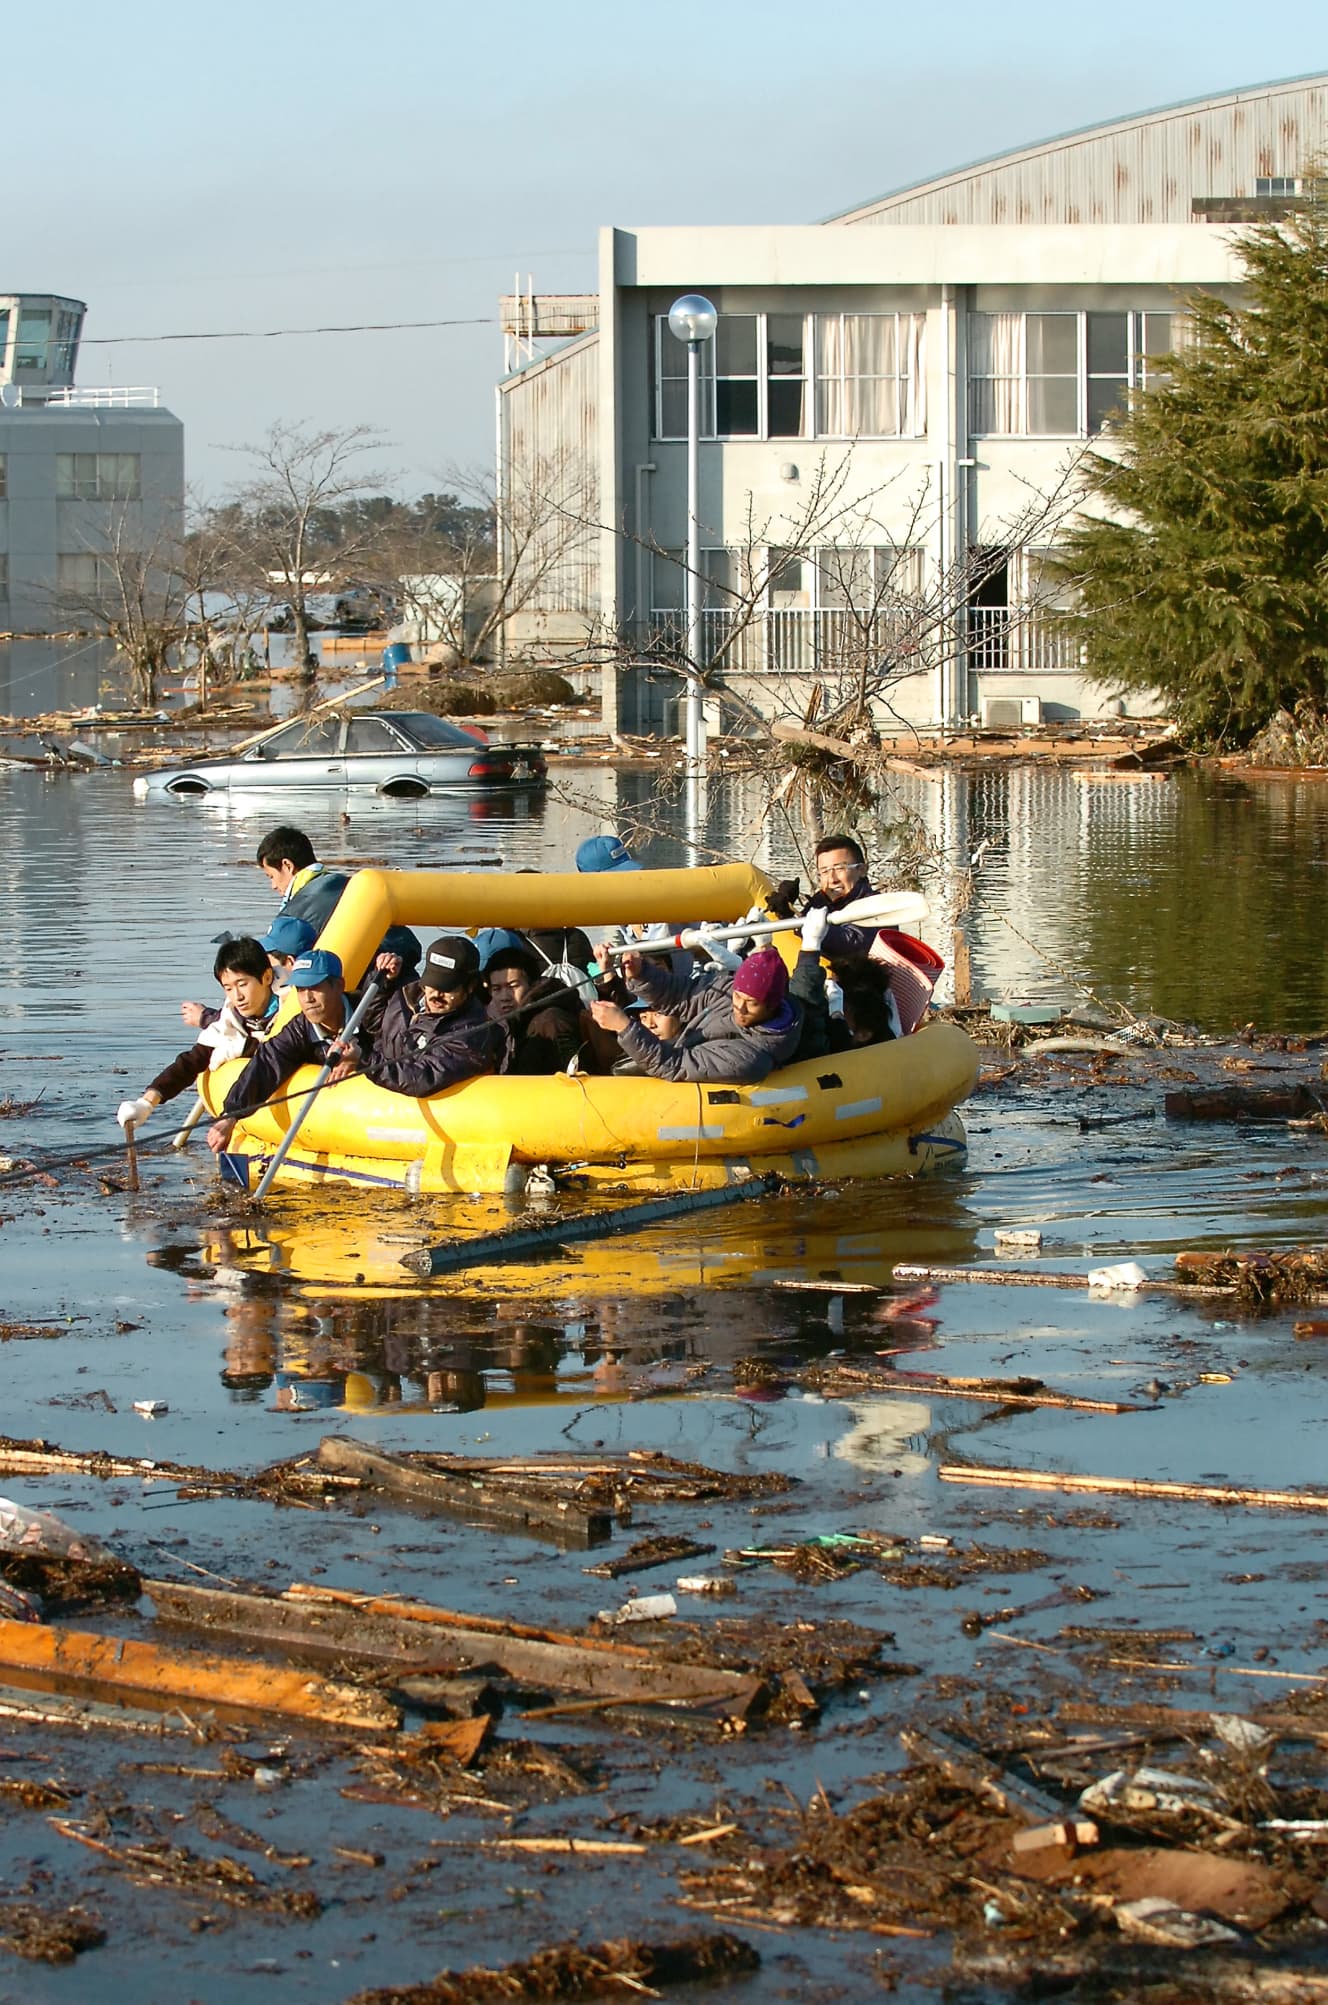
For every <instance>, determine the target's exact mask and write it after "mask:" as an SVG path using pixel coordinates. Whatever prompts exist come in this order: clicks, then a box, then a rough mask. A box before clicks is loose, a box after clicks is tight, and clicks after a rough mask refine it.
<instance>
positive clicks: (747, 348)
mask: <svg viewBox="0 0 1328 2005" xmlns="http://www.w3.org/2000/svg"><path fill="white" fill-rule="evenodd" d="M804 354H805V323H804V321H803V317H802V315H801V314H790V313H768V314H767V313H721V314H720V316H719V324H718V325H717V327H716V329H715V337H714V340H713V341H707V342H706V343H705V344H704V346H703V347H702V349H701V412H700V417H701V437H702V438H703V439H716V438H718V439H758V438H769V439H795V438H801V437H802V435H803V432H804V430H805V421H804V413H805V410H806V392H807V380H806V368H805V364H804V360H803V358H804ZM655 386H656V399H655V437H656V438H659V439H685V438H686V436H687V345H686V343H685V342H682V341H679V340H678V339H677V337H676V336H675V335H674V334H672V333H671V332H670V330H669V323H668V318H667V316H666V315H664V314H660V315H658V316H657V317H656V320H655Z"/></svg>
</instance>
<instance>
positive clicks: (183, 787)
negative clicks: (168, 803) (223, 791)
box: [166, 780, 212, 801]
mask: <svg viewBox="0 0 1328 2005" xmlns="http://www.w3.org/2000/svg"><path fill="white" fill-rule="evenodd" d="M166 791H167V793H168V794H174V795H175V797H176V799H177V800H184V801H194V800H200V799H201V798H202V796H203V795H204V794H210V793H211V792H212V789H211V787H210V786H209V785H208V784H207V781H206V780H172V781H171V783H170V785H169V786H168V787H167V789H166Z"/></svg>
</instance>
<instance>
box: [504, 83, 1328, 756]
mask: <svg viewBox="0 0 1328 2005" xmlns="http://www.w3.org/2000/svg"><path fill="white" fill-rule="evenodd" d="M1326 156H1328V75H1320V76H1312V77H1300V78H1294V79H1291V80H1289V81H1287V82H1281V83H1270V84H1262V85H1256V86H1252V87H1250V88H1248V89H1243V90H1236V91H1228V92H1224V93H1221V94H1219V95H1215V96H1210V97H1207V98H1203V99H1198V100H1195V101H1193V102H1190V103H1187V104H1182V105H1174V106H1169V107H1166V108H1164V109H1161V110H1157V111H1150V112H1144V113H1140V114H1138V115H1135V116H1131V117H1128V118H1120V119H1116V120H1112V121H1109V122H1107V123H1104V124H1101V125H1096V126H1092V127H1089V128H1087V129H1085V130H1083V131H1081V132H1076V133H1069V134H1066V135H1063V136H1061V137H1059V138H1054V139H1049V140H1044V141H1041V142H1039V143H1038V144H1036V145H1031V146H1024V147H1020V148H1016V149H1013V150H1012V151H1010V152H1008V153H1004V154H1001V155H999V156H997V157H995V158H993V159H989V160H984V161H979V162H977V163H975V164H973V165H971V166H968V167H962V168H957V169H955V170H953V171H952V172H949V173H945V174H939V175H933V176H931V177H930V178H928V179H926V180H923V181H919V182H916V183H914V184H913V185H911V186H909V187H906V188H902V189H898V190H896V191H894V192H893V193H891V194H887V195H883V196H880V197H878V198H877V199H876V200H874V201H871V202H866V203H860V204H858V205H857V206H856V207H854V208H851V209H847V210H845V211H843V212H842V213H841V214H839V215H837V216H833V217H830V218H828V219H827V220H826V221H824V222H822V223H818V224H813V225H770V226H765V225H763V226H759V227H745V228H723V227H714V226H712V225H708V224H707V225H703V226H699V227H691V228H664V229H659V228H652V229H640V230H633V229H620V228H606V229H605V230H603V231H602V232H601V238H600V283H599V290H598V293H597V294H595V295H589V296H587V297H586V298H585V299H582V300H569V299H567V298H565V297H559V298H556V299H552V300H541V299H540V298H538V297H537V296H533V295H531V296H528V297H526V298H522V299H517V300H514V301H509V302H505V305H504V314H505V326H506V327H507V329H508V332H509V336H510V338H511V341H512V342H515V344H516V350H515V353H514V354H509V373H508V375H507V376H506V377H505V378H504V379H503V381H502V383H501V384H500V386H499V411H500V476H501V478H502V482H503V484H504V488H505V492H506V493H507V495H508V496H509V497H510V498H511V506H512V509H513V511H514V519H513V521H512V522H511V524H510V528H509V531H508V541H509V546H510V547H512V548H515V549H521V550H523V551H525V552H526V553H527V555H526V556H525V557H524V559H523V562H524V563H525V564H526V567H527V571H528V573H529V574H531V575H532V576H533V575H534V574H536V573H538V576H537V578H536V580H535V584H534V588H533V589H532V590H531V591H530V592H529V593H527V594H522V593H521V591H520V590H518V595H517V596H518V597H519V598H520V599H521V603H520V605H519V606H517V607H515V608H514V613H513V617H512V618H511V620H509V622H508V627H507V638H508V645H509V647H510V649H511V650H512V651H515V652H521V651H523V650H524V651H528V652H534V653H543V654H547V653H549V652H550V651H552V650H554V649H556V648H559V647H561V648H563V649H564V650H565V651H566V653H567V654H568V656H569V657H575V655H576V653H577V651H578V650H579V649H583V648H584V647H585V643H586V637H587V636H588V635H589V634H590V632H591V631H592V629H593V630H594V631H595V633H596V635H597V642H598V644H597V648H596V656H595V658H602V648H603V636H604V633H605V629H606V628H613V629H616V630H618V631H619V632H620V633H622V634H623V635H624V636H625V638H626V639H627V640H628V642H629V647H628V649H627V650H625V657H626V658H627V659H628V660H630V661H631V662H632V663H633V665H632V666H631V667H629V668H628V669H626V670H624V671H623V672H617V673H615V672H608V671H606V673H605V678H604V691H605V717H606V721H607V722H608V724H609V725H610V727H611V728H619V727H622V728H626V729H629V730H632V729H644V730H650V729H654V730H660V729H664V730H668V729H672V728H674V724H675V713H676V697H677V690H678V680H677V677H676V674H673V673H671V672H670V671H669V669H668V667H667V663H668V661H669V659H670V657H671V654H672V656H673V658H676V655H677V653H678V651H679V648H680V646H681V636H682V625H683V622H682V607H683V600H684V597H685V587H686V568H685V566H684V565H683V564H682V562H681V555H682V552H683V548H684V545H685V542H686V534H687V522H688V508H687V479H686V465H687V447H686V433H687V423H688V419H687V412H688V395H687V381H686V373H687V372H686V362H687V358H686V351H685V349H684V348H683V346H682V345H681V344H680V343H679V342H678V341H676V340H675V339H674V337H673V336H672V334H671V333H670V332H669V328H668V309H669V306H670V304H671V303H672V301H673V300H674V299H675V298H677V297H678V295H679V294H681V293H684V292H693V291H700V292H703V293H705V294H707V295H708V296H709V298H710V299H711V300H712V301H713V303H714V305H715V307H716V308H717V310H718V314H719V322H718V331H717V335H716V338H715V339H714V341H713V342H711V343H709V344H707V346H706V348H705V350H704V354H703V368H702V380H701V386H700V397H699V404H698V412H699V430H700V437H701V446H700V505H699V510H698V515H699V520H700V522H701V545H702V566H701V568H702V570H703V572H704V577H705V590H706V599H707V606H706V612H705V618H704V635H703V660H702V665H703V666H704V667H706V668H707V669H708V670H711V671H713V674H712V680H713V682H714V683H715V685H716V687H717V689H718V691H719V694H718V696H717V698H716V700H715V702H714V703H713V704H712V706H711V707H712V709H713V710H714V712H715V721H718V722H721V723H722V722H723V721H725V720H724V711H725V697H724V691H725V689H727V690H729V691H732V692H734V693H736V694H738V695H740V696H741V697H742V698H743V699H745V700H746V701H748V702H755V703H756V704H757V705H758V706H759V707H761V708H762V709H763V710H765V711H766V712H768V713H772V714H776V715H778V714H781V713H782V714H785V715H789V716H798V717H801V716H804V715H805V714H806V712H807V708H808V705H809V704H812V705H813V707H815V705H816V704H819V705H820V706H821V711H822V714H824V712H825V711H826V710H831V711H833V709H834V708H835V704H836V702H837V700H838V699H839V698H840V697H842V696H843V695H844V694H845V692H847V691H851V690H853V689H854V688H857V687H861V686H863V676H864V671H865V672H866V677H867V681H868V682H869V683H870V684H871V686H872V689H873V691H874V692H875V696H876V714H877V716H878V720H879V721H880V722H881V723H882V724H883V725H884V724H885V723H886V722H887V721H888V720H890V719H895V720H897V719H898V718H900V717H901V716H902V717H903V718H906V719H907V720H908V721H909V722H910V723H912V724H915V725H918V726H919V727H925V726H927V725H935V724H942V723H953V722H956V721H958V720H960V719H967V718H972V717H979V718H985V719H986V720H987V721H988V722H990V723H993V724H994V723H997V722H1000V723H1019V722H1020V721H1021V720H1022V721H1026V722H1027V721H1033V720H1036V719H1038V718H1053V719H1054V718H1058V717H1059V718H1074V717H1078V716H1089V715H1092V714H1094V713H1095V712H1098V711H1100V710H1101V709H1102V707H1103V705H1104V703H1108V702H1110V701H1111V693H1110V692H1107V691H1103V690H1101V689H1099V688H1094V687H1092V686H1091V685H1088V684H1087V683H1086V682H1085V681H1084V679H1083V677H1082V675H1081V674H1080V668H1079V659H1078V654H1077V650H1075V649H1073V648H1072V646H1071V644H1070V643H1069V642H1068V641H1067V640H1066V638H1065V634H1064V630H1063V628H1061V627H1060V626H1059V625H1058V624H1057V622H1056V621H1055V620H1054V619H1052V618H1050V617H1049V616H1048V614H1049V611H1050V610H1051V609H1050V608H1049V606H1048V603H1047V599H1048V593H1049V591H1050V589H1051V588H1050V585H1049V582H1048V581H1049V579H1050V577H1051V575H1052V574H1051V572H1050V570H1049V568H1048V566H1047V563H1046V558H1047V556H1048V553H1049V551H1050V550H1051V549H1053V548H1054V546H1055V543H1056V540H1057V535H1058V531H1059V529H1060V528H1061V526H1062V525H1063V523H1064V521H1065V520H1066V519H1068V515H1069V513H1070V512H1071V508H1072V505H1073V497H1074V494H1075V493H1076V491H1077V490H1076V486H1075V482H1076V469H1077V466H1078V463H1079V462H1080V461H1081V460H1082V459H1083V457H1084V455H1085V453H1087V452H1089V451H1092V450H1110V435H1111V430H1112V427H1113V425H1114V423H1115V422H1116V420H1117V418H1118V416H1119V414H1120V413H1121V412H1122V411H1123V410H1124V409H1125V408H1126V407H1127V405H1128V403H1129V401H1130V399H1131V397H1133V396H1134V395H1136V394H1137V393H1139V392H1141V391H1145V390H1146V389H1147V388H1148V387H1149V385H1150V383H1151V382H1155V381H1157V380H1158V378H1159V377H1160V376H1161V375H1162V373H1163V365H1162V363H1161V358H1162V357H1163V356H1164V355H1165V354H1166V353H1167V352H1168V351H1169V350H1170V349H1171V347H1172V346H1173V344H1174V343H1175V341H1176V340H1177V339H1179V338H1181V331H1180V330H1181V322H1182V319H1183V310H1184V300H1185V297H1186V295H1187V294H1189V293H1192V292H1193V291H1195V290H1196V289H1202V290H1206V291H1210V292H1216V293H1217V294H1218V295H1219V296H1221V297H1224V298H1227V299H1230V300H1232V301H1235V300H1237V299H1238V298H1239V293H1240V284H1241V276H1242V269H1243V267H1242V260H1241V255H1240V226H1241V225H1242V224H1247V223H1249V222H1251V221H1255V220H1259V219H1265V220H1266V219H1268V218H1274V217H1277V216H1279V215H1281V214H1284V213H1286V211H1287V209H1288V208H1289V207H1290V206H1291V205H1294V203H1295V202H1296V201H1297V200H1298V199H1301V197H1302V184H1303V182H1304V179H1305V177H1306V176H1307V175H1308V174H1310V173H1312V172H1314V171H1315V166H1316V163H1317V161H1318V160H1319V159H1320V158H1323V157H1326ZM860 225H875V226H876V227H874V228H862V227H859V226H860ZM546 322H547V325H546ZM569 335H570V336H572V338H571V339H570V340H569V339H567V337H568V336H569ZM558 340H562V341H564V342H565V345H564V346H555V347H552V348H550V347H548V346H546V345H542V344H543V343H544V342H546V341H549V342H552V341H558ZM513 362H516V363H517V364H518V365H519V366H516V367H512V366H511V364H512V363H513ZM551 470H554V471H557V473H558V477H559V478H561V479H564V480H566V481H568V482H569V483H571V484H572V486H573V487H574V489H575V493H576V496H577V506H576V509H575V510H574V511H572V510H570V509H565V510H563V511H562V514H561V516H557V523H558V526H557V528H556V530H554V531H552V532H547V531H541V532H540V533H538V534H535V533H532V530H533V524H532V522H531V520H529V519H525V520H522V519H516V518H517V516H519V513H520V511H519V510H518V508H517V498H518V497H520V498H521V506H522V507H523V508H524V510H525V512H526V516H527V517H529V516H530V515H531V513H532V511H536V512H537V498H536V496H535V494H534V489H535V488H536V487H538V486H539V484H540V481H541V479H544V480H547V478H548V475H549V473H550V471H551ZM592 495H593V502H592V501H591V500H590V499H588V497H591V496H592ZM555 515H556V511H555ZM573 515H574V516H575V519H576V522H577V523H578V524H579V525H580V526H579V527H577V528H575V529H574V530H573V531H569V527H568V524H569V521H571V519H572V517H573ZM549 533H554V534H556V535H558V536H559V537H560V538H561V539H562V543H561V547H560V548H559V549H558V550H557V551H556V552H554V553H553V554H552V555H551V554H550V552H549V551H548V550H547V549H546V548H545V544H546V543H547V540H548V534H549ZM515 568H517V569H518V571H519V570H520V568H521V567H520V565H518V566H516V567H515ZM643 660H648V661H650V662H651V663H653V664H655V665H654V666H652V667H651V668H649V669H644V668H642V667H641V666H640V665H639V664H640V663H641V662H642V661H643ZM729 709H730V715H732V714H733V711H734V706H732V705H730V706H729Z"/></svg>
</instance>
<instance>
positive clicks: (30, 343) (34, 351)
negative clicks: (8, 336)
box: [14, 310, 51, 369]
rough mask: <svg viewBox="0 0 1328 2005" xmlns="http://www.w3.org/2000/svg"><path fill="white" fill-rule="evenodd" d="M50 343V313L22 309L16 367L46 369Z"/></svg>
mask: <svg viewBox="0 0 1328 2005" xmlns="http://www.w3.org/2000/svg"><path fill="white" fill-rule="evenodd" d="M50 345H51V316H50V314H49V313H24V312H23V311H21V310H20V312H19V317H18V345H17V347H16V349H15V351H14V367H15V369H44V368H45V367H46V357H47V352H48V350H49V348H50Z"/></svg>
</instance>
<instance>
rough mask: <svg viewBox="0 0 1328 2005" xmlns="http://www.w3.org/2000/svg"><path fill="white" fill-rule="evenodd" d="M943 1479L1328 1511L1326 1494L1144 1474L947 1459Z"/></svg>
mask: <svg viewBox="0 0 1328 2005" xmlns="http://www.w3.org/2000/svg"><path fill="white" fill-rule="evenodd" d="M936 1474H937V1476H938V1477H939V1478H940V1480H941V1482H942V1483H976V1484H981V1485H984V1486H985V1487H987V1488H990V1489H994V1490H1064V1491H1067V1492H1069V1493H1070V1494H1072V1495H1077V1496H1085V1495H1086V1496H1095V1497H1105V1496H1114V1497H1158V1498H1167V1499H1172V1500H1179V1501H1183V1502H1189V1503H1197V1504H1242V1505H1246V1506H1258V1507H1262V1508H1266V1509H1268V1510H1273V1511H1328V1492H1324V1493H1320V1492H1317V1491H1313V1490H1256V1489H1243V1488H1240V1487H1239V1486H1237V1485H1236V1484H1228V1483H1157V1482H1152V1481H1150V1480H1149V1479H1147V1478H1146V1477H1142V1476H1069V1475H1065V1474H1064V1473H1063V1472H1061V1471H1060V1470H1057V1469H993V1468H991V1467H989V1466H988V1465H987V1464H985V1463H978V1462H943V1463H942V1464H941V1466H940V1468H939V1469H938V1470H937V1471H936Z"/></svg>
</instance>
